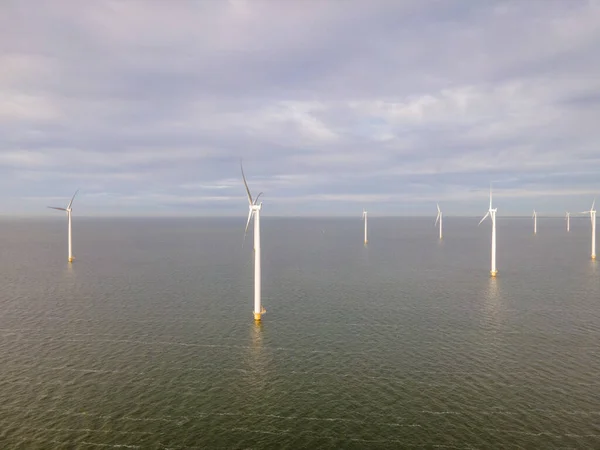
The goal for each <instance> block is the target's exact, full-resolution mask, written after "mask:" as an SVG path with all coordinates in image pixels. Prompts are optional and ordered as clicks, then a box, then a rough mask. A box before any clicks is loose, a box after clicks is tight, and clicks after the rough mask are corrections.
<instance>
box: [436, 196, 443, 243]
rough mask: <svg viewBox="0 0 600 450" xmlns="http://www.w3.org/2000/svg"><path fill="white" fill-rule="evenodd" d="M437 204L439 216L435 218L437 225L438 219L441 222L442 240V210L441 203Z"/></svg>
mask: <svg viewBox="0 0 600 450" xmlns="http://www.w3.org/2000/svg"><path fill="white" fill-rule="evenodd" d="M436 205H437V210H438V213H437V217H436V219H435V224H436V225H437V223H438V221H439V222H440V240H442V210H441V209H440V205H439V204H436Z"/></svg>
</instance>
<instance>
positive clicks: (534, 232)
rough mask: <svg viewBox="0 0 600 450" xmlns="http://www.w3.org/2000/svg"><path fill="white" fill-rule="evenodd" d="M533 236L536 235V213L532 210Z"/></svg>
mask: <svg viewBox="0 0 600 450" xmlns="http://www.w3.org/2000/svg"><path fill="white" fill-rule="evenodd" d="M531 217H533V234H537V213H536V212H535V209H534V210H533V216H531Z"/></svg>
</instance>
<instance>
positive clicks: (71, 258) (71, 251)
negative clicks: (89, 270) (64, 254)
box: [67, 209, 73, 262]
mask: <svg viewBox="0 0 600 450" xmlns="http://www.w3.org/2000/svg"><path fill="white" fill-rule="evenodd" d="M67 216H68V219H69V262H73V245H72V240H71V210H70V209H69V210H67Z"/></svg>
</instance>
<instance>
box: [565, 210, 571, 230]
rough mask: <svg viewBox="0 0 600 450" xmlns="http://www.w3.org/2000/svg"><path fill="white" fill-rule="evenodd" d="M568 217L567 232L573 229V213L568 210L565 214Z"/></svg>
mask: <svg viewBox="0 0 600 450" xmlns="http://www.w3.org/2000/svg"><path fill="white" fill-rule="evenodd" d="M565 217H566V219H567V232H569V231H571V213H570V212H569V211H567V215H566V216H565Z"/></svg>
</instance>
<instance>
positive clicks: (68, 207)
mask: <svg viewBox="0 0 600 450" xmlns="http://www.w3.org/2000/svg"><path fill="white" fill-rule="evenodd" d="M78 192H79V189H77V190H76V191H75V193H74V194H73V198H71V201H70V202H69V205H68V206H67V207H66V208H59V207H57V206H48V208H50V209H58V210H59V211H66V212H67V223H68V228H69V262H70V263H72V262H73V245H72V241H71V211H72V208H71V207H72V206H73V200H75V196H76V195H77V193H78Z"/></svg>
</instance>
